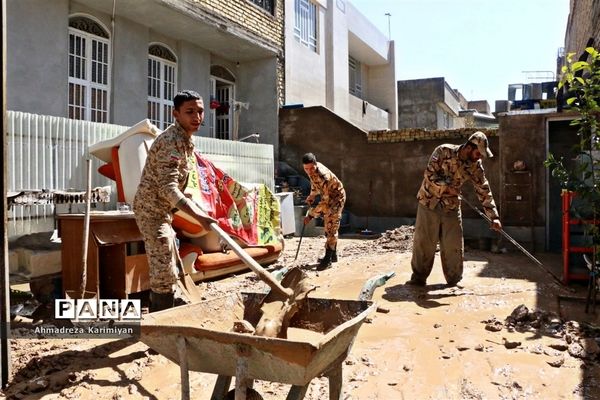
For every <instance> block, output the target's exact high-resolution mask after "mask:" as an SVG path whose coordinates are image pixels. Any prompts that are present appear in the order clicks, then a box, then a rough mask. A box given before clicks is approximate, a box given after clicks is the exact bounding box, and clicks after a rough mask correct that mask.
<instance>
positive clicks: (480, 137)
mask: <svg viewBox="0 0 600 400" xmlns="http://www.w3.org/2000/svg"><path fill="white" fill-rule="evenodd" d="M469 142H471V143H473V144H474V145H475V146H477V149H478V150H479V152H480V153H481V155H482V156H483V158H488V157H490V158H491V157H494V154H493V153H492V151H491V150H490V147H489V145H488V140H487V137H486V136H485V134H484V133H483V132H480V131H477V132H475V133H474V134H472V135H471V136H469Z"/></svg>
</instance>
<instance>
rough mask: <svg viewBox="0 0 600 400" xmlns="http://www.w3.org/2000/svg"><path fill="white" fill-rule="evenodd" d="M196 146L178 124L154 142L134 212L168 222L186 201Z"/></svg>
mask: <svg viewBox="0 0 600 400" xmlns="http://www.w3.org/2000/svg"><path fill="white" fill-rule="evenodd" d="M193 154H194V143H193V142H192V138H191V137H190V136H189V135H187V134H186V133H185V131H184V130H183V128H181V126H180V125H179V123H178V122H176V123H175V124H173V125H171V126H169V127H168V128H167V130H165V131H164V132H163V133H161V134H160V135H159V136H158V137H157V138H156V140H155V141H154V142H153V143H152V147H150V150H149V152H148V157H147V158H146V164H145V165H144V170H143V171H142V177H141V178H140V184H139V186H138V189H137V192H136V194H135V198H134V200H133V208H134V211H136V213H137V210H139V211H141V212H146V213H149V214H151V215H150V216H151V217H152V218H160V219H164V220H166V218H170V217H167V216H168V215H170V212H171V210H172V209H173V208H174V207H175V205H176V204H177V203H178V202H179V201H180V200H181V199H183V198H184V197H185V196H184V195H183V189H184V187H185V184H186V181H187V179H188V175H189V173H190V171H191V170H192V168H193V164H192V163H191V162H193V158H191V157H192V156H193Z"/></svg>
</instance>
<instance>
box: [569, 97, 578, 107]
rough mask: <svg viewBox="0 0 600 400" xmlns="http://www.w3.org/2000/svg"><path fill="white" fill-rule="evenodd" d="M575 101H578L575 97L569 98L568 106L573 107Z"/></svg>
mask: <svg viewBox="0 0 600 400" xmlns="http://www.w3.org/2000/svg"><path fill="white" fill-rule="evenodd" d="M575 100H577V99H576V98H575V97H569V98H568V99H567V104H568V105H571V104H573V103H574V102H575Z"/></svg>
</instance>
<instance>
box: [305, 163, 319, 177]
mask: <svg viewBox="0 0 600 400" xmlns="http://www.w3.org/2000/svg"><path fill="white" fill-rule="evenodd" d="M302 167H303V168H304V172H306V173H307V174H308V175H310V174H312V173H313V172H314V170H315V169H317V164H315V163H308V164H302Z"/></svg>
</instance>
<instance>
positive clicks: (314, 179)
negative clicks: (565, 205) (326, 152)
mask: <svg viewBox="0 0 600 400" xmlns="http://www.w3.org/2000/svg"><path fill="white" fill-rule="evenodd" d="M308 177H309V178H310V196H311V197H313V198H314V197H315V196H316V195H321V201H320V202H319V204H317V205H316V206H315V207H313V208H311V210H310V212H309V214H310V216H311V217H319V216H322V217H323V219H324V223H325V237H326V238H327V241H326V243H325V247H326V248H329V249H331V250H335V248H336V247H337V238H338V230H339V228H340V220H341V218H342V211H343V209H344V204H345V203H346V191H345V190H344V185H343V184H342V182H341V181H340V180H339V179H338V177H337V176H335V174H334V173H333V172H331V171H330V170H329V169H328V168H327V167H325V166H324V165H323V164H321V163H320V162H317V168H315V169H314V171H312V172H311V173H310V174H308Z"/></svg>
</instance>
